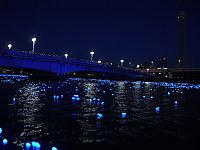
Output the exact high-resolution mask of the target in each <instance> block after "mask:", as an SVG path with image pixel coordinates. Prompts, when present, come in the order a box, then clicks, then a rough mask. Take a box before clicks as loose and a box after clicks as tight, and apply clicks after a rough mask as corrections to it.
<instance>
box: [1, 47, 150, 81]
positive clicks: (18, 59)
mask: <svg viewBox="0 0 200 150" xmlns="http://www.w3.org/2000/svg"><path fill="white" fill-rule="evenodd" d="M0 67H7V68H15V69H31V70H36V71H44V72H49V73H53V74H56V75H60V76H65V75H66V74H69V73H78V72H90V73H99V74H110V75H116V76H120V77H126V78H127V79H135V80H137V79H144V78H149V75H147V74H146V73H142V72H137V71H134V70H130V69H127V68H123V67H115V66H111V65H106V64H99V63H96V62H91V61H85V60H78V59H72V58H65V57H64V56H63V57H62V56H51V55H46V54H36V53H29V52H22V51H14V50H1V51H0Z"/></svg>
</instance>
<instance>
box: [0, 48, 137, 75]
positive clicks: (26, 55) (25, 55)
mask: <svg viewBox="0 0 200 150" xmlns="http://www.w3.org/2000/svg"><path fill="white" fill-rule="evenodd" d="M0 55H4V56H12V57H21V58H28V59H35V60H41V61H52V62H56V63H64V64H65V63H70V64H74V65H83V66H93V67H100V68H105V69H109V70H111V71H112V72H119V73H121V74H123V73H124V74H128V73H135V74H138V73H137V72H136V71H134V70H131V69H128V68H124V67H116V66H113V65H109V64H103V63H97V62H91V61H87V60H78V59H73V58H65V57H64V56H56V55H49V54H38V53H30V52H26V51H15V50H0Z"/></svg>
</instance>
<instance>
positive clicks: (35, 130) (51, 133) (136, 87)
mask: <svg viewBox="0 0 200 150" xmlns="http://www.w3.org/2000/svg"><path fill="white" fill-rule="evenodd" d="M0 81H1V82H0V128H1V129H2V130H3V132H2V133H1V134H0V139H1V140H3V139H5V138H6V139H7V140H8V144H7V145H3V143H0V149H9V150H10V149H13V150H16V149H26V147H25V143H30V144H31V142H33V141H35V142H39V144H40V146H41V147H40V149H42V150H48V149H49V150H51V149H52V147H57V149H59V150H68V149H69V150H73V149H114V148H115V149H116V148H127V149H145V148H148V149H160V150H162V149H163V150H168V149H170V150H171V149H183V148H186V147H187V149H199V145H200V144H199V139H200V135H199V134H200V90H199V88H200V85H199V84H189V83H164V82H141V81H137V82H127V81H109V80H94V79H79V78H75V79H68V80H66V81H65V82H31V81H28V80H27V79H24V78H20V77H1V80H0ZM30 149H32V148H30Z"/></svg>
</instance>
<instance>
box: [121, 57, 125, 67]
mask: <svg viewBox="0 0 200 150" xmlns="http://www.w3.org/2000/svg"><path fill="white" fill-rule="evenodd" d="M120 62H121V67H123V63H124V60H123V59H121V60H120Z"/></svg>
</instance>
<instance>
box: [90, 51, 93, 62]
mask: <svg viewBox="0 0 200 150" xmlns="http://www.w3.org/2000/svg"><path fill="white" fill-rule="evenodd" d="M90 55H91V59H90V61H92V59H93V55H94V51H91V52H90Z"/></svg>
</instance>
